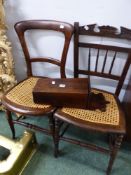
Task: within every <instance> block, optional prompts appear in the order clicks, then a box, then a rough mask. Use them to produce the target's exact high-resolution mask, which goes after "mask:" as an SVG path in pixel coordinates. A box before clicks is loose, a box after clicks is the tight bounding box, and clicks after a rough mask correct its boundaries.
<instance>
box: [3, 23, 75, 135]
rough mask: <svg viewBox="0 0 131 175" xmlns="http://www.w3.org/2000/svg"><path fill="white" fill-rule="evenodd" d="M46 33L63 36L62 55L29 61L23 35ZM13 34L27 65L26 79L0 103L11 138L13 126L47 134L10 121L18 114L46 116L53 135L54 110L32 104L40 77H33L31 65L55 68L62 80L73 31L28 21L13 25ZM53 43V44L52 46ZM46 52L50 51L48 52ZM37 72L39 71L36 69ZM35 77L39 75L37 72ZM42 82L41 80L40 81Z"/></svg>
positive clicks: (60, 25)
mask: <svg viewBox="0 0 131 175" xmlns="http://www.w3.org/2000/svg"><path fill="white" fill-rule="evenodd" d="M37 29H38V30H39V29H40V30H42V31H43V30H44V31H45V30H46V31H56V32H59V33H62V34H63V35H64V44H63V48H62V49H61V51H62V54H61V57H60V58H58V59H54V58H50V57H32V56H31V54H30V50H29V46H28V43H27V40H26V39H27V38H26V31H29V30H37ZM15 30H16V32H17V34H18V37H19V40H20V43H21V46H22V49H23V52H24V55H25V60H26V65H27V78H26V79H25V80H23V81H21V82H20V83H18V84H17V85H16V86H15V87H13V88H12V89H11V90H9V91H8V92H7V93H6V94H4V96H3V99H2V103H3V105H4V107H5V109H6V116H7V120H8V123H9V126H10V128H11V131H12V135H13V138H15V128H14V124H19V125H22V126H25V127H28V128H33V129H35V130H38V131H42V132H45V133H47V134H49V132H50V131H49V130H47V129H46V128H43V127H40V126H37V125H33V124H30V123H27V121H26V120H24V121H23V120H21V117H19V118H17V119H13V118H12V115H11V112H14V113H19V114H21V115H24V116H28V117H29V116H30V115H31V116H35V117H36V116H39V117H40V116H41V117H42V116H43V117H45V116H48V117H49V125H50V130H51V134H52V135H53V134H54V130H53V112H54V110H55V109H56V107H53V106H51V105H46V104H36V103H34V101H33V95H32V92H33V88H34V86H35V84H36V83H37V81H38V79H39V78H40V76H34V75H33V66H32V63H37V62H45V63H50V64H53V65H57V66H58V67H59V68H60V77H62V78H65V64H66V58H67V52H68V48H69V44H70V40H71V37H72V34H73V31H74V27H73V26H72V25H71V24H69V23H65V22H60V21H53V20H29V21H21V22H18V23H16V25H15ZM56 43H57V42H56ZM49 52H50V50H49ZM38 71H39V69H38ZM38 73H39V72H38ZM44 78H45V77H44Z"/></svg>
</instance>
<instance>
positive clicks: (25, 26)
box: [15, 20, 73, 78]
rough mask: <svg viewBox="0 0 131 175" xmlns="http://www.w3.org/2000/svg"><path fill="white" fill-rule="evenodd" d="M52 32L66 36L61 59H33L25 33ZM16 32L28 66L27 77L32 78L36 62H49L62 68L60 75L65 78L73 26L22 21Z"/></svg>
mask: <svg viewBox="0 0 131 175" xmlns="http://www.w3.org/2000/svg"><path fill="white" fill-rule="evenodd" d="M36 29H40V30H51V31H57V32H61V33H63V34H64V37H65V39H64V46H63V49H62V54H61V58H58V59H54V58H50V57H43V58H39V57H38V58H31V56H30V53H29V49H28V47H27V43H26V40H25V32H26V31H29V30H36ZM15 30H16V32H17V34H18V37H19V40H20V43H21V46H22V49H23V52H24V55H25V59H26V64H27V75H28V76H32V63H34V62H47V63H51V64H54V65H57V66H59V67H60V75H61V77H62V78H64V77H65V63H66V57H67V52H68V48H69V43H70V39H71V36H72V33H73V26H72V25H71V24H69V23H65V22H60V21H52V20H29V21H21V22H18V23H16V25H15Z"/></svg>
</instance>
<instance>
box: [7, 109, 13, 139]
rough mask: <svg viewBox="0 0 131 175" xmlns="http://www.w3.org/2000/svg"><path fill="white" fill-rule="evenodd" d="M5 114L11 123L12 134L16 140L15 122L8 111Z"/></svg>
mask: <svg viewBox="0 0 131 175" xmlns="http://www.w3.org/2000/svg"><path fill="white" fill-rule="evenodd" d="M5 113H6V118H7V121H8V123H9V126H10V129H11V132H12V138H13V139H15V128H14V123H13V120H12V114H11V112H10V111H9V110H7V109H6V110H5Z"/></svg>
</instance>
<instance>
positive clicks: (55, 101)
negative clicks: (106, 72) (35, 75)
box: [33, 78, 89, 108]
mask: <svg viewBox="0 0 131 175" xmlns="http://www.w3.org/2000/svg"><path fill="white" fill-rule="evenodd" d="M88 94H89V81H88V78H67V79H66V78H62V79H49V78H40V79H39V80H38V81H37V83H36V85H35V87H34V89H33V99H34V102H35V103H40V104H42V103H44V104H51V105H53V106H57V107H61V106H67V107H79V108H87V105H88Z"/></svg>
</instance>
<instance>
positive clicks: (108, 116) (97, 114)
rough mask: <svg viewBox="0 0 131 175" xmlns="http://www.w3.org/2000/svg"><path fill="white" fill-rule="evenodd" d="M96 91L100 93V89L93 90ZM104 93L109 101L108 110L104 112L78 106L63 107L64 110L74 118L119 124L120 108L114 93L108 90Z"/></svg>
mask: <svg viewBox="0 0 131 175" xmlns="http://www.w3.org/2000/svg"><path fill="white" fill-rule="evenodd" d="M93 92H94V93H100V92H101V91H99V90H93ZM101 93H103V95H104V97H105V99H106V100H107V101H109V104H107V107H106V111H105V112H102V111H100V110H95V111H92V110H85V109H78V108H66V107H64V108H62V112H64V113H66V114H68V115H70V116H71V117H73V118H77V119H80V120H83V121H87V122H94V123H100V124H106V125H108V124H109V125H119V109H118V106H117V103H116V100H115V98H114V96H113V95H112V94H109V93H107V92H101Z"/></svg>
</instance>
